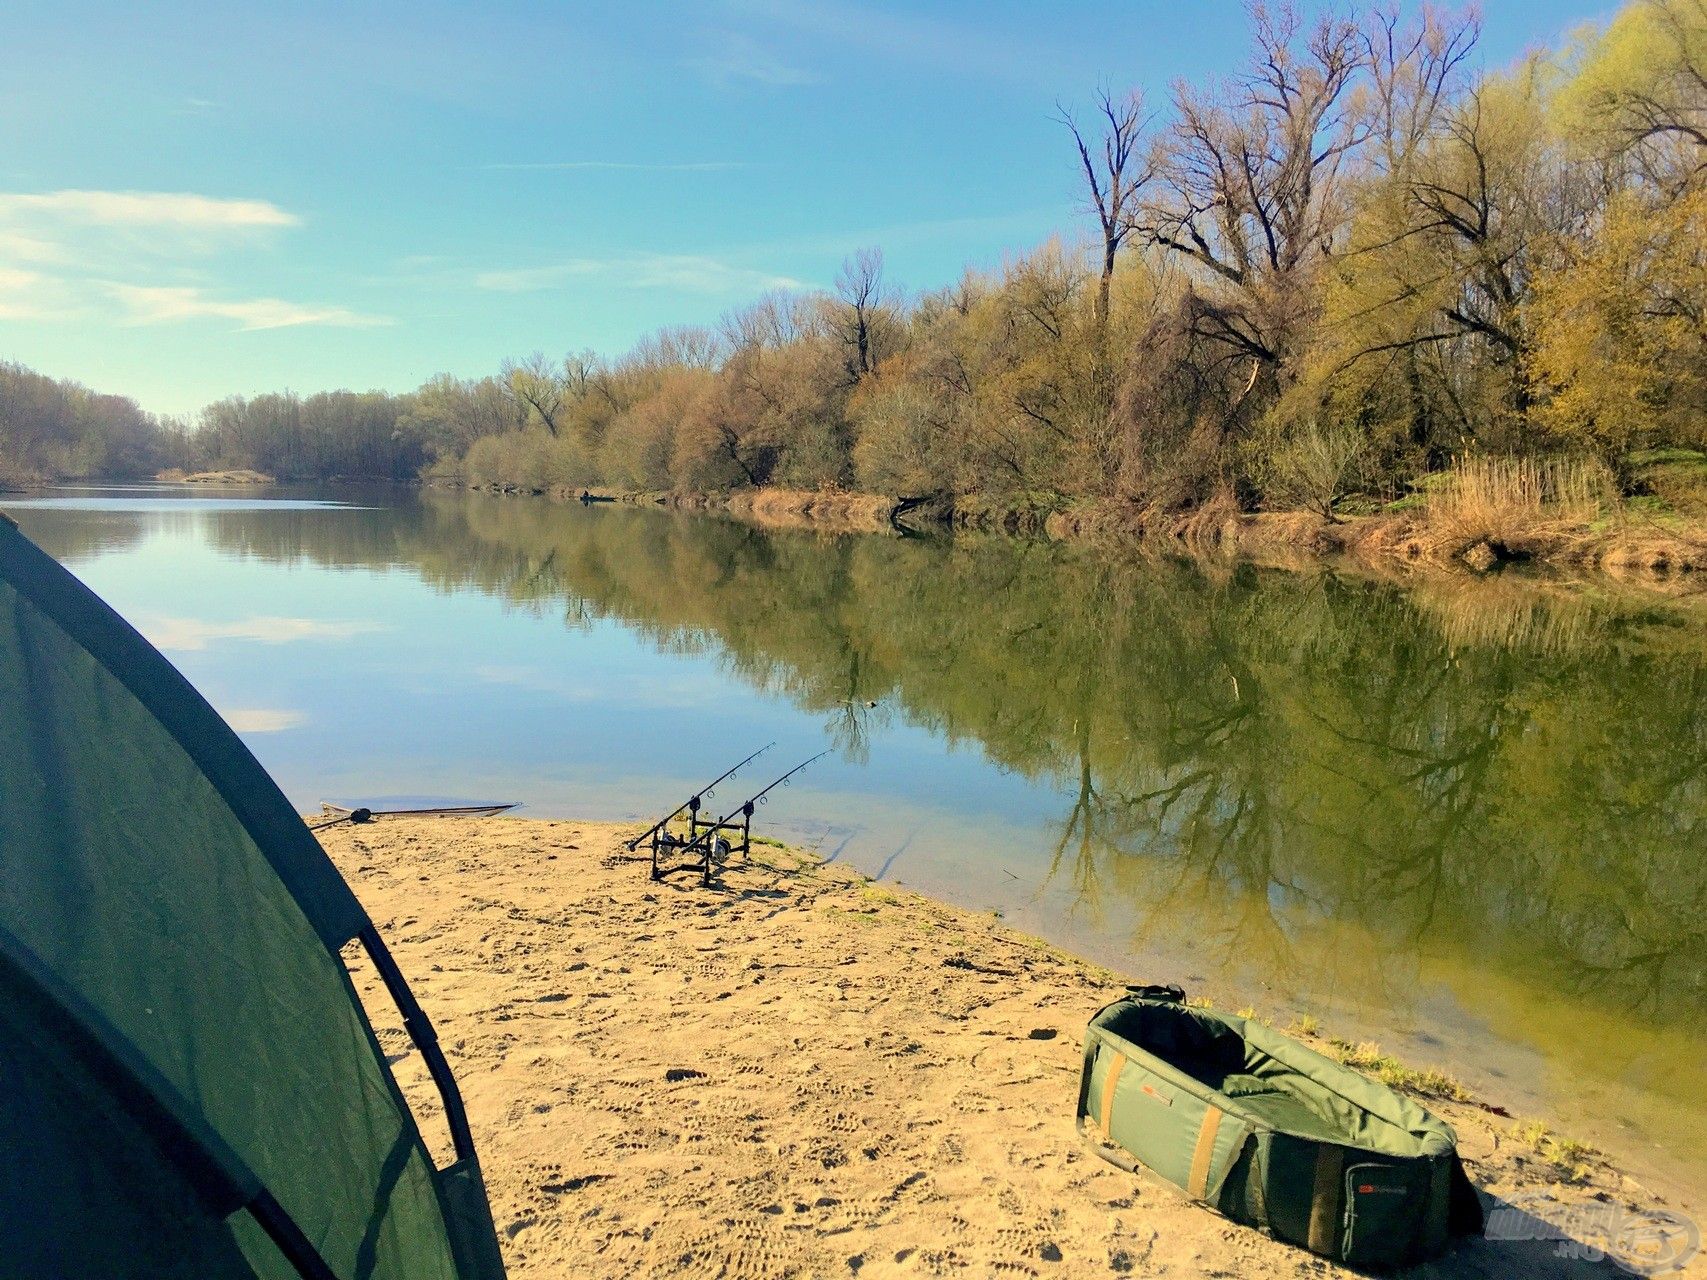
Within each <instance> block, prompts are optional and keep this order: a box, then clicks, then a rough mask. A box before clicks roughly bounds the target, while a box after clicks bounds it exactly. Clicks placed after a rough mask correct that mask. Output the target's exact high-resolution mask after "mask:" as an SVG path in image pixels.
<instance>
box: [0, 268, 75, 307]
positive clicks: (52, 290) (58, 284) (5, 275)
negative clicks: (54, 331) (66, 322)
mask: <svg viewBox="0 0 1707 1280" xmlns="http://www.w3.org/2000/svg"><path fill="white" fill-rule="evenodd" d="M71 310H72V307H71V299H70V298H69V296H68V292H67V290H66V287H65V283H64V281H62V280H59V279H58V278H56V277H54V276H49V275H43V274H42V273H41V272H39V271H33V270H30V269H29V268H26V267H9V266H6V265H5V263H4V262H3V261H0V320H46V319H50V318H52V317H55V316H63V315H68V314H70V312H71Z"/></svg>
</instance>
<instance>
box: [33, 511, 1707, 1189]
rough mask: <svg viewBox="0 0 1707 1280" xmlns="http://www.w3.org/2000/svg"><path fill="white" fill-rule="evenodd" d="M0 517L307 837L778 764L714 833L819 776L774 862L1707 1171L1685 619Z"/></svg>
mask: <svg viewBox="0 0 1707 1280" xmlns="http://www.w3.org/2000/svg"><path fill="white" fill-rule="evenodd" d="M317 498H318V499H323V500H316V499H317ZM0 505H3V506H4V507H5V509H7V510H9V511H10V512H11V513H12V514H13V515H14V516H16V517H17V518H18V519H19V520H20V522H21V523H22V525H23V527H24V530H25V531H26V532H27V533H28V534H29V535H30V536H31V537H33V538H34V539H35V540H36V541H37V542H39V543H40V544H41V545H42V546H44V547H45V548H46V549H47V550H48V551H50V552H52V553H53V554H54V555H56V556H58V557H60V558H61V559H62V560H63V561H64V562H65V563H67V564H68V565H69V566H70V567H71V568H72V570H73V571H74V572H76V573H77V574H78V575H79V576H80V577H82V578H83V579H84V580H85V581H86V582H88V583H89V584H90V585H91V586H93V587H94V588H95V589H96V590H97V591H99V592H100V593H101V594H102V595H103V596H104V597H106V599H107V600H108V601H110V602H111V603H112V604H113V605H114V606H115V607H116V608H117V609H118V610H119V611H120V612H121V613H123V614H124V615H125V616H126V617H127V618H128V619H130V621H131V622H133V623H134V624H135V625H137V626H138V627H139V628H140V629H141V630H142V631H143V632H144V633H145V634H146V635H148V636H149V637H150V638H151V639H152V640H153V641H154V642H155V643H156V644H157V645H159V646H160V647H161V648H162V649H164V650H165V651H166V653H167V654H168V656H169V657H170V658H171V659H172V660H173V661H174V662H175V663H177V664H178V665H179V666H180V667H181V668H182V669H183V671H184V672H185V673H186V674H187V675H188V676H189V678H190V679H191V680H193V681H194V682H195V684H196V685H197V687H198V688H200V689H201V690H202V692H203V693H205V694H206V695H207V697H208V698H209V699H210V700H211V701H212V702H213V704H214V705H215V706H216V707H218V708H219V709H220V710H221V711H222V712H223V713H225V715H226V716H227V717H228V718H229V719H230V720H231V721H232V723H233V724H234V725H235V726H236V727H237V728H238V729H239V730H240V731H242V732H243V734H244V736H245V737H246V739H247V740H248V742H249V743H250V744H251V745H252V746H253V748H254V749H255V751H256V752H257V754H258V755H259V756H260V758H261V760H262V761H263V763H265V764H266V765H267V767H268V768H269V769H271V770H272V772H273V773H274V775H275V776H276V777H277V778H278V779H279V781H280V783H281V784H282V785H283V787H284V788H285V790H286V792H287V793H288V794H289V795H290V796H291V797H292V799H293V800H295V801H297V802H298V803H299V804H300V805H301V806H303V807H304V808H308V807H311V806H313V805H314V804H315V803H317V802H318V801H319V800H321V799H325V798H333V797H337V798H351V799H358V800H365V799H372V798H375V797H383V796H390V795H413V796H423V795H425V796H440V797H447V798H450V797H458V798H467V799H488V798H492V799H514V800H521V801H523V802H525V803H526V805H527V810H526V812H531V813H534V814H539V815H562V814H573V815H577V816H587V817H602V818H636V817H647V818H650V817H653V816H656V813H657V811H659V810H661V809H668V808H669V807H671V806H672V805H673V804H675V803H676V802H677V801H678V800H679V799H680V798H682V796H683V795H685V793H686V792H687V791H689V790H691V789H692V788H693V787H694V786H695V785H697V784H698V783H701V782H703V781H705V780H706V779H708V778H709V777H711V776H713V775H715V774H717V773H718V772H720V771H721V770H722V769H723V768H725V767H726V766H727V765H729V764H731V763H733V762H734V761H735V760H737V759H739V758H740V757H742V756H744V755H746V754H747V753H748V752H750V751H752V750H753V749H755V748H756V747H759V746H762V745H764V744H765V743H766V742H769V741H772V740H773V739H774V740H776V741H777V743H778V745H777V747H776V748H775V749H773V750H772V751H771V752H770V753H769V754H768V755H766V756H765V757H763V758H762V759H761V761H760V762H759V763H758V765H756V766H754V767H753V768H752V769H751V770H749V771H748V772H747V773H745V774H743V775H742V776H741V778H740V779H738V780H737V782H736V783H734V784H727V785H726V786H725V787H722V788H720V789H719V794H718V795H717V796H716V797H714V798H713V800H712V801H711V806H712V807H713V808H714V809H716V808H732V807H734V806H735V805H736V804H738V803H739V802H740V800H741V799H743V798H744V795H745V792H746V791H747V790H748V789H757V787H758V786H759V785H762V783H763V782H765V781H767V780H768V774H769V773H779V772H781V771H782V770H783V769H785V768H786V767H787V766H789V765H791V764H793V763H795V762H797V761H798V760H800V759H803V758H805V757H806V756H808V755H810V754H812V753H813V752H815V751H817V750H819V749H820V748H821V746H822V745H824V744H826V743H828V744H829V745H832V746H833V747H834V748H835V749H836V751H835V754H834V755H833V756H832V757H830V758H828V759H826V760H825V761H823V762H821V763H820V765H818V766H815V767H814V768H813V769H812V770H811V771H809V772H808V773H807V774H805V775H803V776H802V777H801V778H800V779H799V780H797V782H796V783H795V784H794V785H793V786H792V787H790V788H788V789H787V790H785V791H783V792H781V793H779V794H778V795H777V796H776V798H775V801H774V803H772V804H771V805H769V806H768V807H766V808H765V809H763V810H761V811H760V817H761V822H760V825H761V829H763V830H767V831H768V832H770V833H773V834H779V835H783V836H786V837H789V838H791V839H794V840H796V841H800V842H804V843H808V844H811V845H813V846H816V847H817V848H819V849H821V850H822V851H823V852H824V853H825V854H826V855H829V856H833V857H835V858H838V859H840V860H842V861H845V862H848V863H851V864H852V865H854V866H856V867H858V868H860V869H861V870H864V871H866V872H868V873H870V874H872V875H879V876H882V877H885V878H888V879H893V880H899V881H903V882H905V883H907V884H910V885H914V886H917V887H919V888H921V889H924V890H926V891H928V892H932V893H935V894H938V895H941V896H944V897H948V898H951V899H953V900H956V901H959V902H961V903H964V904H966V905H969V906H973V907H979V908H988V909H993V910H1000V911H1001V912H1002V913H1003V914H1004V915H1005V916H1006V917H1007V919H1008V920H1009V921H1010V922H1012V923H1014V924H1016V925H1017V926H1019V927H1021V928H1024V929H1028V930H1031V931H1034V932H1037V933H1040V934H1042V935H1044V936H1046V937H1048V938H1049V939H1051V940H1053V941H1055V942H1057V943H1060V944H1063V945H1065V946H1068V947H1071V948H1073V949H1076V950H1079V951H1083V952H1086V953H1089V954H1091V955H1094V956H1096V957H1098V958H1101V959H1103V960H1106V961H1108V962H1110V963H1112V964H1114V965H1116V966H1117V967H1119V968H1121V969H1123V970H1127V971H1130V972H1132V973H1134V974H1138V975H1142V976H1144V977H1147V978H1155V979H1164V978H1165V979H1173V980H1179V981H1182V982H1184V983H1185V984H1186V985H1187V986H1188V987H1192V988H1195V989H1197V990H1199V991H1203V992H1205V993H1207V994H1209V995H1211V996H1213V997H1214V998H1215V999H1216V1000H1217V1001H1218V1003H1221V1004H1223V1005H1225V1006H1231V1007H1238V1006H1241V1005H1244V1004H1254V1005H1256V1006H1257V1007H1258V1008H1259V1009H1262V1010H1264V1011H1272V1012H1274V1013H1276V1014H1277V1015H1278V1017H1277V1020H1278V1021H1281V1022H1282V1023H1284V1021H1285V1020H1286V1019H1287V1018H1288V1017H1289V1016H1290V1015H1291V1014H1293V1013H1297V1012H1310V1013H1313V1014H1316V1015H1318V1016H1320V1017H1321V1018H1322V1019H1323V1021H1324V1022H1326V1023H1327V1024H1328V1026H1329V1027H1330V1029H1334V1028H1339V1029H1343V1030H1345V1031H1347V1032H1353V1033H1356V1034H1358V1035H1360V1036H1364V1037H1369V1038H1375V1039H1379V1040H1380V1041H1381V1042H1382V1044H1383V1046H1384V1047H1386V1048H1388V1049H1389V1050H1391V1051H1395V1052H1397V1053H1399V1054H1400V1055H1401V1056H1405V1057H1408V1058H1410V1059H1412V1060H1414V1061H1417V1062H1419V1063H1431V1062H1441V1063H1445V1064H1447V1065H1448V1066H1449V1067H1450V1068H1451V1069H1452V1070H1453V1071H1454V1072H1455V1073H1457V1074H1459V1075H1460V1076H1461V1077H1463V1078H1465V1079H1466V1081H1467V1082H1468V1083H1470V1084H1471V1085H1472V1086H1473V1087H1474V1088H1476V1089H1477V1090H1478V1091H1479V1092H1480V1093H1481V1094H1482V1096H1484V1097H1487V1098H1489V1099H1491V1100H1492V1101H1495V1102H1498V1103H1502V1104H1504V1105H1506V1106H1508V1107H1510V1108H1511V1109H1512V1110H1514V1111H1523V1112H1533V1113H1540V1114H1543V1115H1545V1116H1548V1117H1551V1118H1552V1119H1553V1120H1554V1122H1555V1123H1556V1124H1557V1125H1558V1126H1559V1127H1560V1128H1561V1129H1563V1130H1564V1131H1565V1132H1567V1133H1571V1134H1574V1135H1576V1136H1581V1137H1585V1138H1587V1139H1589V1140H1591V1141H1595V1142H1597V1143H1600V1144H1602V1145H1605V1146H1607V1147H1608V1148H1610V1149H1613V1150H1616V1151H1620V1152H1629V1153H1637V1154H1639V1156H1640V1158H1641V1160H1642V1162H1643V1163H1644V1164H1645V1165H1647V1166H1648V1167H1657V1168H1659V1169H1660V1170H1661V1171H1662V1173H1663V1174H1664V1175H1665V1176H1666V1177H1667V1178H1668V1180H1671V1181H1673V1182H1674V1183H1675V1184H1679V1185H1682V1186H1684V1187H1685V1188H1689V1187H1691V1186H1699V1185H1700V1182H1699V1180H1700V1178H1701V1174H1702V1171H1703V1169H1704V1168H1707V1160H1704V1158H1703V1156H1702V1154H1701V1151H1700V1150H1699V1148H1700V1147H1701V1145H1702V1138H1703V1135H1707V1102H1704V1101H1703V1090H1702V1088H1701V1086H1702V1083H1703V1073H1702V1068H1701V1064H1702V1062H1703V1060H1704V1050H1707V928H1704V923H1703V922H1704V921H1707V860H1704V857H1703V851H1704V849H1707V839H1704V837H1707V773H1704V767H1707V613H1704V612H1703V611H1702V610H1701V609H1699V608H1698V607H1697V605H1696V602H1694V601H1690V600H1685V601H1681V602H1677V603H1651V602H1642V601H1634V602H1632V601H1630V600H1627V599H1623V598H1621V597H1617V596H1613V597H1610V598H1598V597H1597V596H1596V595H1595V594H1593V593H1584V592H1569V591H1565V590H1563V589H1560V588H1554V587H1548V586H1546V585H1545V584H1537V583H1533V582H1529V583H1526V582H1522V581H1517V580H1502V581H1495V582H1491V583H1476V584H1465V585H1463V586H1458V587H1454V588H1448V587H1446V586H1443V585H1440V584H1434V585H1429V586H1424V587H1421V588H1418V589H1416V590H1414V591H1411V592H1404V591H1401V590H1399V589H1396V588H1393V587H1388V586H1382V585H1376V584H1371V583H1368V582H1364V581H1360V580H1355V579H1348V578H1345V577H1341V576H1336V575H1334V574H1332V573H1329V572H1319V573H1308V574H1288V573H1281V572H1273V571H1260V570H1256V569H1252V568H1249V567H1242V568H1232V567H1228V568H1225V569H1219V570H1206V569H1204V568H1203V567H1201V566H1199V567H1192V566H1186V565H1178V564H1171V563H1131V562H1127V561H1117V560H1114V559H1112V558H1110V557H1107V556H1105V555H1098V554H1095V553H1093V552H1091V551H1089V550H1086V549H1082V548H1071V547H1055V546H1048V545H1043V544H1035V543H1027V542H1015V541H1007V540H1000V539H987V540H986V539H970V538H962V539H958V540H946V539H906V540H902V539H890V538H879V537H865V538H827V537H818V536H812V535H803V534H768V533H763V532H759V531H755V530H753V529H750V528H746V527H744V526H741V525H737V524H734V523H730V522H726V521H723V520H720V519H716V518H712V517H706V516H693V515H677V514H669V513H663V512H658V511H641V510H634V509H628V508H620V507H612V506H595V507H591V508H586V509H582V508H580V507H565V506H558V505H553V504H550V503H546V502H542V501H533V500H515V499H500V498H492V497H485V496H475V495H454V494H438V493H427V494H417V493H415V492H413V491H394V490H388V491H382V492H379V493H374V494H370V493H367V492H365V491H350V490H338V491H336V492H332V493H328V494H319V495H308V496H306V497H303V496H293V497H292V498H290V499H276V498H273V497H270V496H268V497H257V496H251V495H245V494H236V495H235V496H233V495H232V494H230V493H227V494H226V495H225V496H222V497H220V498H210V497H208V496H206V495H204V494H193V493H185V492H182V491H167V490H156V489H148V490H131V491H117V490H89V491H75V490H66V491H61V492H59V493H57V494H55V495H53V496H52V497H50V498H48V499H45V500H44V499H33V500H17V499H13V500H7V499H4V498H0ZM749 783H750V784H751V785H750V787H749V785H748V784H749ZM637 874H638V873H637ZM1090 1012H1091V1010H1090V1009H1089V1008H1088V1007H1087V1008H1086V1009H1085V1010H1084V1013H1085V1014H1086V1015H1087V1016H1088V1015H1089V1013H1090ZM1063 1105H1066V1102H1065V1100H1064V1102H1063ZM1668 1108H1671V1109H1674V1111H1673V1114H1672V1115H1671V1116H1670V1117H1669V1118H1668V1117H1666V1116H1665V1115H1664V1113H1665V1112H1666V1110H1667V1109H1668ZM1680 1119H1681V1120H1682V1121H1683V1122H1684V1123H1683V1125H1682V1126H1681V1127H1680V1126H1679V1123H1678V1121H1679V1120H1680Z"/></svg>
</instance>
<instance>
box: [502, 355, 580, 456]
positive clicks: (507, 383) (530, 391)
mask: <svg viewBox="0 0 1707 1280" xmlns="http://www.w3.org/2000/svg"><path fill="white" fill-rule="evenodd" d="M501 372H502V374H503V385H504V390H505V392H506V394H508V395H509V396H510V398H511V399H513V400H514V401H515V402H516V407H517V412H518V413H519V414H520V415H522V416H523V417H524V418H526V417H529V416H537V417H538V418H539V420H540V422H542V423H543V424H544V425H545V429H546V431H548V432H549V433H550V434H551V435H553V436H555V435H557V434H558V420H559V418H560V417H561V415H562V413H563V408H564V400H565V398H566V395H567V391H568V387H567V384H566V378H565V376H564V374H563V373H561V372H559V371H558V369H557V367H556V366H555V365H554V364H553V363H552V362H551V361H550V360H548V359H546V356H545V353H544V352H543V351H536V352H534V353H533V354H532V355H531V356H529V357H528V358H527V359H525V360H520V361H517V360H506V361H504V363H503V365H502V366H501Z"/></svg>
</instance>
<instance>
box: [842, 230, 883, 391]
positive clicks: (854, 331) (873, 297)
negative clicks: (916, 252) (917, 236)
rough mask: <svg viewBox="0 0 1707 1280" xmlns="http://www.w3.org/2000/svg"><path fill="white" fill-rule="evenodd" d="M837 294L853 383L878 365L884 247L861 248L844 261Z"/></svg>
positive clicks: (849, 374) (849, 375)
mask: <svg viewBox="0 0 1707 1280" xmlns="http://www.w3.org/2000/svg"><path fill="white" fill-rule="evenodd" d="M836 296H837V297H838V298H839V299H841V302H842V304H843V307H844V308H845V310H844V311H843V314H842V330H843V341H844V342H845V343H846V344H847V346H848V349H849V355H848V359H847V367H848V377H849V379H850V380H851V381H853V382H858V381H859V380H860V379H861V378H864V377H867V376H869V375H870V374H871V373H872V372H873V371H875V370H876V368H877V354H876V345H877V343H876V323H877V315H878V312H879V310H880V309H881V308H882V306H883V302H884V293H883V250H881V249H861V250H859V251H858V252H857V253H855V254H854V255H853V256H852V257H851V258H848V259H847V260H846V261H845V262H843V263H842V269H841V270H840V271H839V272H837V274H836Z"/></svg>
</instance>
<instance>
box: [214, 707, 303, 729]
mask: <svg viewBox="0 0 1707 1280" xmlns="http://www.w3.org/2000/svg"><path fill="white" fill-rule="evenodd" d="M221 714H222V715H223V716H224V717H225V723H226V724H228V725H230V726H231V727H232V728H233V729H235V730H236V731H237V732H238V733H278V732H280V731H281V730H284V729H296V728H300V727H301V726H302V725H305V724H307V723H308V714H307V712H304V711H282V710H278V709H275V708H272V707H233V708H232V709H231V710H230V711H225V712H222V713H221Z"/></svg>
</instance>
